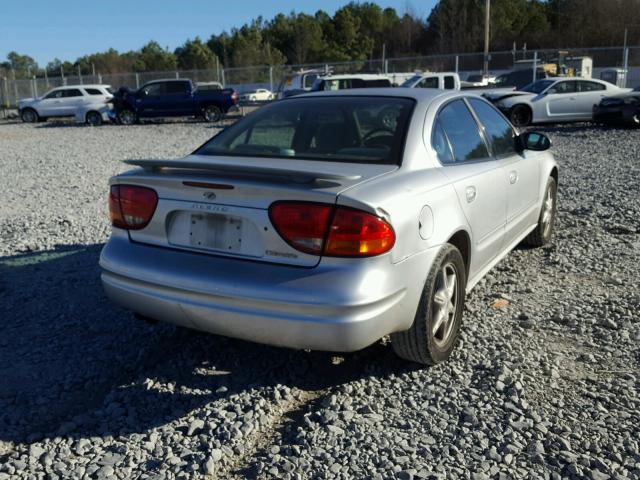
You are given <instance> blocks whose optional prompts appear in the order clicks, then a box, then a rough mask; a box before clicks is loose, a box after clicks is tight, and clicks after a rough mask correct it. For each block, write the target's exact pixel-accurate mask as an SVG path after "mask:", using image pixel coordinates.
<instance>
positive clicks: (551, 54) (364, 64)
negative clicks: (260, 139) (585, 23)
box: [0, 46, 640, 108]
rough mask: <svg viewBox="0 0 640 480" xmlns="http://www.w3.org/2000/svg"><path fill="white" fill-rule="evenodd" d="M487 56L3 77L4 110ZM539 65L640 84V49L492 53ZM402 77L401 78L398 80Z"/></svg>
mask: <svg viewBox="0 0 640 480" xmlns="http://www.w3.org/2000/svg"><path fill="white" fill-rule="evenodd" d="M580 57H590V58H591V60H592V65H591V66H590V68H589V71H582V70H583V69H581V68H577V67H576V65H578V60H577V59H578V58H580ZM483 60H484V55H483V54H482V53H465V54H459V55H428V56H420V57H406V58H389V59H386V60H383V59H373V60H366V61H354V62H331V63H314V64H304V65H277V66H271V67H270V66H256V67H240V68H217V69H209V70H180V71H166V72H144V73H116V74H102V75H101V74H96V75H82V76H77V75H76V76H64V77H62V76H57V77H52V76H44V77H33V78H26V79H15V78H13V76H10V77H0V106H3V107H4V108H16V106H17V105H18V101H19V100H20V99H21V98H27V97H37V96H41V95H44V94H45V93H46V92H47V91H49V90H51V89H52V88H55V87H59V86H63V85H79V84H85V85H86V84H91V83H100V84H107V85H111V86H112V87H114V88H119V87H123V86H126V87H129V88H139V87H141V86H142V85H144V84H145V83H147V82H150V81H152V80H159V79H167V78H188V79H191V80H192V81H194V82H198V83H201V82H202V83H206V82H219V83H221V84H222V85H224V86H225V87H231V88H235V89H236V90H237V91H238V93H240V94H242V93H244V92H246V91H249V90H253V89H256V88H268V89H269V90H271V91H277V90H278V88H279V86H280V84H281V82H282V81H283V79H284V78H285V77H286V76H287V75H289V74H292V73H295V72H296V71H299V70H306V69H327V70H330V71H331V72H332V73H333V74H341V73H386V74H394V73H407V72H415V71H434V72H437V71H441V72H442V71H450V72H458V73H459V74H460V77H461V79H463V80H465V79H466V78H467V76H469V75H471V74H480V73H482V67H483ZM533 62H537V64H558V65H564V66H566V69H565V71H564V72H558V73H565V74H570V75H580V74H582V75H583V76H590V77H592V78H602V77H601V76H602V74H603V72H604V71H606V70H611V69H614V70H617V71H618V73H617V75H618V84H619V85H623V86H624V85H626V86H629V87H635V86H638V85H640V46H634V47H627V48H623V47H611V48H580V49H562V50H558V49H554V50H535V51H533V50H530V51H523V50H519V51H502V52H491V53H490V55H489V71H490V74H491V75H499V74H501V73H504V72H507V71H510V70H512V69H514V68H527V65H529V68H531V66H532V65H533ZM398 78H401V77H400V76H398Z"/></svg>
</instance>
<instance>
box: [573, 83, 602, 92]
mask: <svg viewBox="0 0 640 480" xmlns="http://www.w3.org/2000/svg"><path fill="white" fill-rule="evenodd" d="M576 83H577V84H578V91H579V92H597V91H598V90H606V87H605V86H604V85H602V84H600V83H598V82H587V81H579V82H576Z"/></svg>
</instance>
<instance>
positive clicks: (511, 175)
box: [509, 170, 518, 185]
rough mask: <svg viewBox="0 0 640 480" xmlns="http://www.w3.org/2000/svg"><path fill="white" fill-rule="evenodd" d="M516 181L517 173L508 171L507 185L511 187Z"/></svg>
mask: <svg viewBox="0 0 640 480" xmlns="http://www.w3.org/2000/svg"><path fill="white" fill-rule="evenodd" d="M517 181H518V172H516V171H515V170H512V171H510V172H509V183H510V184H511V185H513V184H514V183H516V182H517Z"/></svg>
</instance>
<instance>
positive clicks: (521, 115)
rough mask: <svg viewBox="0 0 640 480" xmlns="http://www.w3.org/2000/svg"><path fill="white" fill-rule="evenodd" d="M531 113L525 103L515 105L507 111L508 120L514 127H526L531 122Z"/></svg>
mask: <svg viewBox="0 0 640 480" xmlns="http://www.w3.org/2000/svg"><path fill="white" fill-rule="evenodd" d="M532 117H533V114H532V113H531V109H530V108H529V107H528V106H526V105H516V106H515V107H513V108H512V109H511V111H510V112H509V120H511V123H513V125H515V126H516V127H526V126H528V125H530V124H531V120H532Z"/></svg>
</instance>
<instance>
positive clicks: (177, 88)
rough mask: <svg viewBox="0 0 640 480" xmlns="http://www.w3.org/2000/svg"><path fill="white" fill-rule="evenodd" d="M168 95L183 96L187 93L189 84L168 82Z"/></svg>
mask: <svg viewBox="0 0 640 480" xmlns="http://www.w3.org/2000/svg"><path fill="white" fill-rule="evenodd" d="M165 93H166V94H167V95H182V94H185V93H187V82H168V83H167V84H166V87H165Z"/></svg>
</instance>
